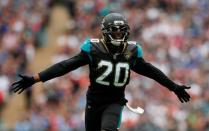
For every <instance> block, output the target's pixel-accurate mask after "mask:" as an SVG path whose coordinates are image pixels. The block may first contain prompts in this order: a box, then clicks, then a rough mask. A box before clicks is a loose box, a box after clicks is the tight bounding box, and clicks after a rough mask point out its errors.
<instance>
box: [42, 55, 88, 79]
mask: <svg viewBox="0 0 209 131" xmlns="http://www.w3.org/2000/svg"><path fill="white" fill-rule="evenodd" d="M87 58H88V56H87V54H86V53H85V52H83V51H81V52H80V53H79V54H78V55H76V56H74V57H72V58H70V59H67V60H64V61H61V62H59V63H57V64H54V65H52V66H51V67H49V68H47V69H46V70H44V71H42V72H40V73H39V77H40V80H41V81H42V82H45V81H47V80H50V79H53V78H55V77H59V76H62V75H64V74H66V73H68V72H70V71H72V70H75V69H77V68H78V67H80V66H84V65H86V64H88V59H87Z"/></svg>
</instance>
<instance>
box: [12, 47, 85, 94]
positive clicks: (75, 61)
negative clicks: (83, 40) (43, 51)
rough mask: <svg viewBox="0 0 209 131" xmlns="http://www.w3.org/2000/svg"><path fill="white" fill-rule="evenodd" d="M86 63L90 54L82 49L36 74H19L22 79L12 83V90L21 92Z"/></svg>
mask: <svg viewBox="0 0 209 131" xmlns="http://www.w3.org/2000/svg"><path fill="white" fill-rule="evenodd" d="M86 64H88V56H87V54H86V53H85V52H83V51H81V52H80V53H79V54H78V55H76V56H74V57H72V58H70V59H67V60H64V61H61V62H59V63H57V64H54V65H52V66H51V67H49V68H47V69H45V70H44V71H42V72H40V73H38V74H36V75H34V76H25V75H19V76H20V77H21V79H20V80H19V81H16V82H14V83H13V84H12V91H14V92H18V93H21V92H23V91H24V90H25V89H26V88H28V87H30V86H32V85H33V84H34V83H36V82H39V81H42V82H45V81H47V80H50V79H53V78H55V77H59V76H62V75H64V74H66V73H68V72H70V71H72V70H75V69H77V68H78V67H80V66H84V65H86Z"/></svg>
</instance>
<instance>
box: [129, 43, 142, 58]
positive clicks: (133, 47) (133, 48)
mask: <svg viewBox="0 0 209 131" xmlns="http://www.w3.org/2000/svg"><path fill="white" fill-rule="evenodd" d="M127 44H128V46H127V49H128V50H129V51H130V52H137V56H138V57H142V55H143V51H142V47H141V44H140V42H137V41H127Z"/></svg>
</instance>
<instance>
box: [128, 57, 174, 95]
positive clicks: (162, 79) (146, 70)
mask: <svg viewBox="0 0 209 131" xmlns="http://www.w3.org/2000/svg"><path fill="white" fill-rule="evenodd" d="M131 69H132V70H133V71H135V72H136V73H138V74H140V75H143V76H146V77H149V78H151V79H153V80H155V81H157V82H158V83H160V84H161V85H163V86H165V87H167V88H168V89H169V90H171V91H173V90H175V87H176V84H175V83H174V82H173V81H171V80H170V79H169V78H168V77H167V76H166V75H165V74H164V73H163V72H162V71H160V70H159V69H158V68H156V67H154V66H153V65H152V64H150V63H148V62H146V61H145V60H144V59H143V58H142V57H140V58H139V57H137V58H136V60H135V62H134V64H133V65H132V67H131Z"/></svg>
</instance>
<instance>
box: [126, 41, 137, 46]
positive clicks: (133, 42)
mask: <svg viewBox="0 0 209 131" xmlns="http://www.w3.org/2000/svg"><path fill="white" fill-rule="evenodd" d="M127 43H128V44H134V45H136V43H137V42H136V41H127Z"/></svg>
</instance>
